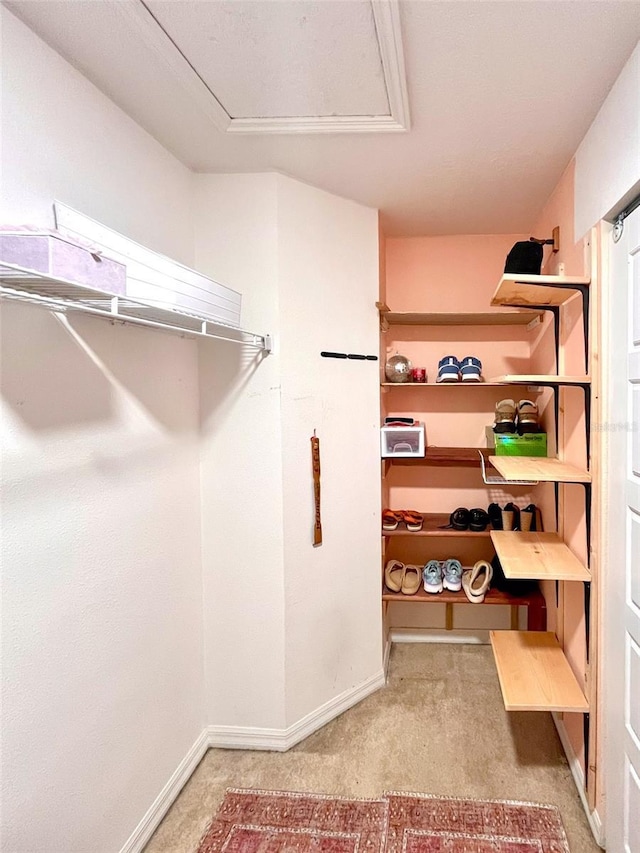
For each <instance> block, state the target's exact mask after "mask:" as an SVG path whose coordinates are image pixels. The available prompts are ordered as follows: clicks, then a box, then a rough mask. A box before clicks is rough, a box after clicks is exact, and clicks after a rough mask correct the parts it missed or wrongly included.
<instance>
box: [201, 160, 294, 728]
mask: <svg viewBox="0 0 640 853" xmlns="http://www.w3.org/2000/svg"><path fill="white" fill-rule="evenodd" d="M194 180H195V214H196V216H195V221H196V231H195V236H196V266H197V268H198V269H200V270H202V271H203V272H205V273H210V274H211V275H213V276H215V277H216V278H218V279H219V280H220V281H224V282H225V284H227V285H228V286H230V287H233V288H235V289H237V290H239V291H241V292H242V294H243V325H244V326H245V327H246V328H248V329H251V330H252V331H256V332H269V333H271V334H273V335H274V336H275V338H276V340H277V339H278V334H279V331H280V325H279V318H278V310H279V301H278V278H277V259H278V243H277V221H276V205H277V196H276V191H277V185H276V176H275V175H201V176H196V177H195V179H194ZM200 393H201V401H202V402H201V429H202V558H203V589H204V599H205V647H206V651H205V659H206V674H207V675H206V678H207V689H206V696H207V703H206V708H207V722H208V723H209V724H210V725H211V726H214V727H216V729H218V730H219V729H220V727H231V728H232V729H234V730H235V729H243V730H244V731H245V733H246V730H247V729H261V730H264V729H274V730H282V729H283V728H284V723H285V714H284V633H285V623H284V574H283V506H282V452H281V446H280V430H281V415H280V357H279V355H278V354H277V353H276V354H273V355H270V356H268V357H267V358H264V357H261V356H259V355H258V356H257V355H256V351H255V350H251V349H246V350H244V349H243V348H240V347H238V346H235V345H232V344H224V343H212V342H202V343H201V344H200Z"/></svg>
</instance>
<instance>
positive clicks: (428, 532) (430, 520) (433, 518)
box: [382, 512, 491, 539]
mask: <svg viewBox="0 0 640 853" xmlns="http://www.w3.org/2000/svg"><path fill="white" fill-rule="evenodd" d="M421 514H422V516H423V517H424V521H423V523H422V530H418V531H416V532H412V531H411V530H407V528H406V527H404V526H403V525H400V526H399V527H397V528H396V529H395V530H384V529H383V531H382V535H383V536H411V537H415V536H438V537H441V536H445V537H446V536H455V537H460V536H469V537H471V538H483V537H484V538H485V539H488V538H489V536H490V535H491V531H490V530H482V531H480V532H477V531H475V530H441V529H440V528H441V527H443V526H444V525H445V524H448V523H449V515H448V513H446V512H426V513H421Z"/></svg>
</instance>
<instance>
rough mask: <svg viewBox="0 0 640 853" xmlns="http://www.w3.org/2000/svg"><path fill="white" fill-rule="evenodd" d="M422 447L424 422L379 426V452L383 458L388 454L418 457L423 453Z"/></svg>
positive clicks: (423, 444)
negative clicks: (409, 424) (408, 424)
mask: <svg viewBox="0 0 640 853" xmlns="http://www.w3.org/2000/svg"><path fill="white" fill-rule="evenodd" d="M424 449H425V432H424V424H417V425H415V426H383V427H380V454H381V456H382V458H383V459H388V458H389V457H390V456H395V457H401V458H411V457H413V456H415V457H420V456H424V455H425V451H424Z"/></svg>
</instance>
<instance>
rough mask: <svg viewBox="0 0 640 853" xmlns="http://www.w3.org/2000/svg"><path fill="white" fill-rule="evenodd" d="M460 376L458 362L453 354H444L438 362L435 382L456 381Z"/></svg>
mask: <svg viewBox="0 0 640 853" xmlns="http://www.w3.org/2000/svg"><path fill="white" fill-rule="evenodd" d="M459 378H460V362H459V361H458V359H457V358H456V357H455V355H445V357H444V358H441V359H440V361H439V362H438V378H437V379H436V382H457V381H458V379H459Z"/></svg>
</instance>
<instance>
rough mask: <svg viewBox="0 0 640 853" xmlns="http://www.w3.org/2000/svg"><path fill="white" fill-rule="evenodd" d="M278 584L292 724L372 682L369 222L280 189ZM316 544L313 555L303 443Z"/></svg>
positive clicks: (296, 189) (374, 596) (372, 241)
mask: <svg viewBox="0 0 640 853" xmlns="http://www.w3.org/2000/svg"><path fill="white" fill-rule="evenodd" d="M278 279H279V298H280V322H281V331H280V357H281V363H282V462H283V471H284V491H283V504H284V545H285V550H284V553H285V578H286V587H285V594H286V666H285V672H286V679H287V690H286V698H287V702H286V706H287V724H288V725H293V724H295V723H296V722H298V721H299V720H300V719H302V718H303V717H305V716H306V715H308V714H311V713H313V712H314V711H316V709H318V708H319V707H321V706H322V705H323V704H325V703H327V702H331V701H333V700H335V699H336V697H338V696H340V695H341V694H343V693H345V692H348V691H350V690H352V689H353V688H354V687H357V686H359V685H361V684H362V683H364V682H366V681H367V680H368V679H370V678H372V677H373V676H375V675H377V674H379V673H380V670H381V651H380V650H381V634H382V627H381V606H380V559H381V553H380V522H379V519H380V470H379V465H378V464H377V463H376V464H374V463H375V460H377V459H378V458H379V452H380V450H379V441H380V437H379V436H380V434H379V418H380V412H379V381H380V379H379V363H378V362H374V361H356V360H350V359H349V360H338V359H328V358H321V357H320V352H321V351H322V350H328V351H333V352H349V353H363V354H367V353H370V354H377V352H378V348H379V320H378V312H377V309H376V307H375V303H376V300H377V299H378V291H379V285H378V216H377V211H375V210H372V209H369V208H365V207H363V206H362V205H359V204H355V203H354V202H351V201H347V200H345V199H341V198H337V197H336V196H333V195H330V194H329V193H326V192H323V191H321V190H317V189H315V188H313V187H310V186H307V185H306V184H302V183H300V182H298V181H293V180H291V179H289V178H285V177H278ZM314 429H315V430H316V431H317V435H318V437H319V438H320V454H321V470H322V526H323V544H322V546H320V547H317V548H314V547H313V546H312V527H313V518H314V516H313V500H312V496H313V489H312V477H311V448H310V437H311V435H313V431H314Z"/></svg>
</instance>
